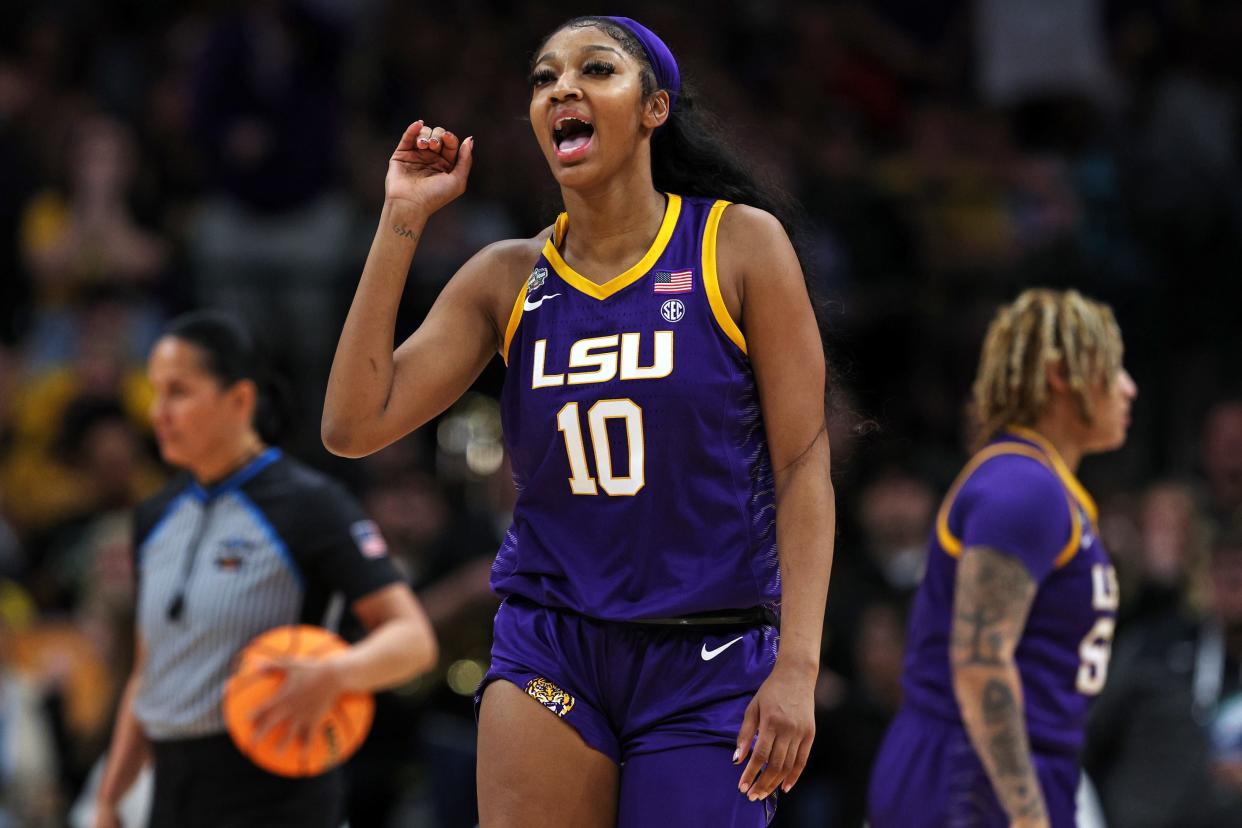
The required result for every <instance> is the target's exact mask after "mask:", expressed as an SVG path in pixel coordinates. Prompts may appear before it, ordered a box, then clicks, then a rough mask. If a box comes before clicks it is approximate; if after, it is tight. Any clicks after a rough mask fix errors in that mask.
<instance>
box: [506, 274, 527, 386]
mask: <svg viewBox="0 0 1242 828" xmlns="http://www.w3.org/2000/svg"><path fill="white" fill-rule="evenodd" d="M529 284H530V280H529V279H527V280H526V281H525V282H522V289H521V290H519V291H518V295H517V299H516V300H515V301H514V303H513V310H512V311H510V312H509V324H508V325H506V326H505V344H504V347H503V348H502V349H501V351H500V358H501V359H503V360H504V361H505V365H506V366H508V364H509V344H510V343H511V342H513V335H514V334H516V333H517V329H518V323H519V322H521V321H522V306H523V305H525V304H526V286H527V285H529Z"/></svg>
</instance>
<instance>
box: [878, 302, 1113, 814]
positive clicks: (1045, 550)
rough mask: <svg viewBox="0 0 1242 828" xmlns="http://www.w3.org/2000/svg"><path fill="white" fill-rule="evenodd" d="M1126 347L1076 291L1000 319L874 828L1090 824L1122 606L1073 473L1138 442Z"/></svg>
mask: <svg viewBox="0 0 1242 828" xmlns="http://www.w3.org/2000/svg"><path fill="white" fill-rule="evenodd" d="M1121 352H1122V345H1121V333H1120V331H1119V330H1118V328H1117V324H1116V322H1115V321H1114V320H1113V314H1112V311H1111V310H1109V308H1108V307H1107V306H1106V305H1102V304H1099V303H1097V302H1093V301H1090V300H1088V299H1084V298H1083V297H1082V296H1080V295H1079V294H1077V293H1076V292H1074V291H1072V290H1071V291H1065V292H1058V291H1052V290H1028V291H1026V292H1025V293H1023V294H1022V295H1021V296H1019V297H1018V299H1017V301H1015V302H1014V303H1013V304H1012V305H1010V306H1008V307H1005V308H1002V309H1001V311H1000V312H999V313H998V314H997V316H996V318H995V319H994V320H993V321H992V325H991V327H990V328H989V330H988V334H987V339H986V340H985V342H984V345H983V356H982V359H981V360H980V363H979V374H978V376H977V378H976V379H975V386H974V409H975V415H976V417H977V418H978V423H979V425H980V426H981V432H980V433H981V434H982V435H983V438H984V440H985V443H984V445H983V446H982V447H981V448H980V450H979V452H978V453H977V454H976V455H975V456H974V458H973V459H972V460H971V461H970V463H969V464H967V466H966V468H965V469H964V470H963V471H962V473H961V474H960V475H959V477H958V479H957V482H956V483H954V485H953V488H952V489H951V490H950V491H949V494H948V496H947V497H946V498H945V500H944V503H943V504H942V506H941V508H940V513H939V515H938V517H937V520H936V527H935V532H934V534H933V536H932V539H931V550H930V554H929V558H928V562H927V572H926V574H925V575H924V578H923V582H922V584H921V586H920V587H919V592H918V595H917V596H916V598H915V602H914V608H913V610H912V614H911V621H910V638H909V640H910V644H909V649H908V651H907V654H906V664H905V676H904V682H903V683H904V689H905V700H904V704H903V707H902V709H901V711H900V712H899V713H898V714H897V717H896V719H895V720H894V722H893V724H892V726H891V727H890V729H889V732H888V735H887V736H886V738H885V741H884V745H883V747H882V748H881V750H880V755H879V757H878V759H877V760H876V765H875V768H874V770H873V772H872V781H871V792H870V812H871V825H872V826H873V828H920V826H927V828H931V826H978V828H991V826H998V828H1006V826H1021V828H1037V827H1038V828H1047V826H1052V828H1073V826H1074V824H1075V817H1074V795H1075V791H1076V790H1077V788H1078V780H1079V764H1080V763H1079V752H1080V750H1081V748H1082V743H1083V732H1084V728H1085V726H1086V718H1087V709H1088V707H1089V706H1090V703H1091V700H1092V699H1093V698H1094V697H1095V695H1096V694H1098V693H1099V692H1100V690H1101V689H1102V688H1103V686H1104V679H1105V675H1106V673H1107V670H1108V659H1109V653H1110V651H1111V646H1112V637H1113V625H1114V618H1115V616H1116V610H1117V602H1118V594H1117V577H1116V574H1115V573H1114V571H1113V567H1112V566H1111V564H1110V563H1109V560H1108V556H1107V555H1106V554H1105V551H1104V549H1103V547H1102V546H1101V545H1100V540H1099V532H1098V529H1097V527H1096V524H1095V520H1096V509H1095V504H1094V503H1093V502H1092V500H1091V496H1090V495H1088V494H1087V492H1086V491H1085V490H1084V489H1083V487H1082V486H1081V485H1080V484H1079V482H1078V480H1077V478H1076V477H1075V476H1074V474H1075V470H1076V469H1077V467H1078V463H1079V461H1080V460H1081V459H1082V457H1083V456H1084V455H1087V454H1092V453H1096V452H1103V451H1111V450H1113V449H1116V448H1118V447H1120V446H1121V444H1122V443H1123V442H1124V441H1125V437H1126V429H1127V428H1128V426H1129V422H1130V405H1131V403H1132V402H1133V401H1134V398H1135V395H1136V394H1137V389H1136V387H1135V385H1134V381H1133V380H1131V379H1130V376H1129V374H1127V373H1126V371H1125V369H1124V368H1122V366H1121Z"/></svg>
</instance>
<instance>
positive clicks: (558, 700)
mask: <svg viewBox="0 0 1242 828" xmlns="http://www.w3.org/2000/svg"><path fill="white" fill-rule="evenodd" d="M526 694H527V695H528V696H530V697H531V698H532V699H534V700H535V701H537V702H539V703H540V704H542V705H543V706H544V707H546V708H548V709H549V710H551V711H552V712H553V713H555V714H556V715H558V716H561V717H562V718H563V717H564V716H565V714H566V713H568V712H569V711H571V710H573V709H574V697H573V696H571V695H569V694H568V693H566V692H565V691H564V690H562V689H561V688H559V687H557V686H556V685H555V684H553V683H552V682H550V681H548V680H547V679H546V678H533V679H531V680H530V681H528V682H526Z"/></svg>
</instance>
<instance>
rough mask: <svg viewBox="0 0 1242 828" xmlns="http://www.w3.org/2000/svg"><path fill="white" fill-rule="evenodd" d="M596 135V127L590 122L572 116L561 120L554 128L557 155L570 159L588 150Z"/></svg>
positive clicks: (553, 135) (553, 141) (553, 140)
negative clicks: (592, 138)
mask: <svg viewBox="0 0 1242 828" xmlns="http://www.w3.org/2000/svg"><path fill="white" fill-rule="evenodd" d="M594 134H595V127H594V126H593V125H592V124H591V123H590V122H588V121H584V120H582V119H580V118H574V117H572V116H571V117H566V118H561V119H559V120H558V121H557V122H556V126H554V127H553V128H552V143H553V144H555V145H556V154H557V155H559V156H560V157H561V158H570V157H574V156H577V155H579V154H581V153H582V152H583V151H584V150H586V148H587V146H588V145H589V144H590V143H591V137H592V136H593V135H594Z"/></svg>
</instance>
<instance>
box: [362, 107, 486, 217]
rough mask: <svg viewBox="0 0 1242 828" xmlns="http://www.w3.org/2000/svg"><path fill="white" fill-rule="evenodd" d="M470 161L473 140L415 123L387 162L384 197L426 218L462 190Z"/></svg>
mask: <svg viewBox="0 0 1242 828" xmlns="http://www.w3.org/2000/svg"><path fill="white" fill-rule="evenodd" d="M473 161H474V139H473V138H467V139H465V140H464V141H462V140H460V139H458V137H457V136H456V135H454V134H453V133H451V132H449V131H448V130H446V129H445V128H444V127H429V126H426V125H425V124H424V123H423V122H422V121H415V122H414V123H412V124H410V125H409V126H408V127H406V130H405V132H404V133H403V134H402V135H401V140H400V141H398V142H397V149H396V150H395V151H393V154H392V158H390V159H388V175H387V177H386V178H385V179H384V193H385V197H386V198H387V199H388V201H390V202H403V203H405V204H408V205H409V206H412V207H414V208H415V209H417V210H419V211H420V212H421V213H422V214H423V215H430V214H431V213H434V212H435V211H436V210H439V209H440V208H441V207H443V206H444V205H446V204H448V203H449V202H451V201H452V200H453V199H455V198H457V197H458V196H459V195H461V194H462V193H464V192H465V191H466V178H467V177H468V176H469V175H470V166H471V164H472V163H473Z"/></svg>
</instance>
